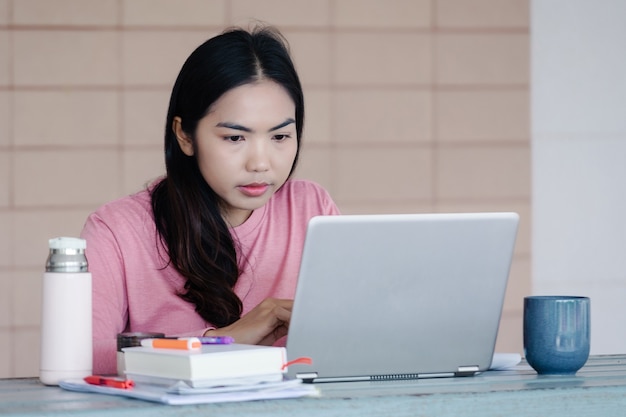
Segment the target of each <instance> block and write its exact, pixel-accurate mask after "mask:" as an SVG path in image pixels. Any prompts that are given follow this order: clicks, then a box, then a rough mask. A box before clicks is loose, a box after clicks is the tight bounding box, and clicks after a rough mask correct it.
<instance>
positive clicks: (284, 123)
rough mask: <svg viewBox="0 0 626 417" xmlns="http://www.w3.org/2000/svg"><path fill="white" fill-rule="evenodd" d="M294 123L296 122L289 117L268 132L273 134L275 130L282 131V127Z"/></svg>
mask: <svg viewBox="0 0 626 417" xmlns="http://www.w3.org/2000/svg"><path fill="white" fill-rule="evenodd" d="M295 122H296V121H295V120H294V119H292V118H291V117H290V118H289V119H287V120H285V121H284V122H282V123H281V124H278V125H276V126H274V127H273V128H271V129H270V130H269V131H270V132H273V131H275V130H278V129H282V128H283V127H285V126H288V125H290V124H292V123H295Z"/></svg>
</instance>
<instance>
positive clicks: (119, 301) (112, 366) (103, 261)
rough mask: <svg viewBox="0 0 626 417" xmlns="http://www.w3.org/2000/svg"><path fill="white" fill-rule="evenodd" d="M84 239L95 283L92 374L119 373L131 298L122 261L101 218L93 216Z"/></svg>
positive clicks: (84, 230) (84, 232)
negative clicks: (120, 342)
mask: <svg viewBox="0 0 626 417" xmlns="http://www.w3.org/2000/svg"><path fill="white" fill-rule="evenodd" d="M81 237H82V238H83V239H85V240H86V241H87V249H86V251H85V252H86V254H87V261H88V263H89V271H90V272H91V275H92V280H93V290H92V291H93V292H92V296H93V309H92V311H93V372H94V373H97V374H113V373H115V372H116V352H117V334H118V333H121V332H124V331H125V329H126V327H127V323H128V298H127V293H126V277H125V273H124V267H123V262H124V261H123V257H122V254H121V251H120V248H119V245H118V243H117V240H116V238H115V235H114V233H113V232H112V231H111V229H110V228H109V227H108V226H107V224H106V223H105V222H104V221H103V219H102V218H101V217H99V216H98V215H97V214H96V213H94V214H91V215H90V216H89V217H88V219H87V221H86V223H85V226H84V228H83V231H82V233H81Z"/></svg>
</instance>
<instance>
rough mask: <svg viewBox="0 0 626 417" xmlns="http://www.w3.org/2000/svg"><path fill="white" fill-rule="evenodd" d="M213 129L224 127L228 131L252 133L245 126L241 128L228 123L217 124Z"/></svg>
mask: <svg viewBox="0 0 626 417" xmlns="http://www.w3.org/2000/svg"><path fill="white" fill-rule="evenodd" d="M215 127H226V128H228V129H233V130H243V131H244V132H248V133H250V132H252V129H250V128H249V127H245V126H241V125H238V124H235V123H229V122H220V123H218V124H216V125H215Z"/></svg>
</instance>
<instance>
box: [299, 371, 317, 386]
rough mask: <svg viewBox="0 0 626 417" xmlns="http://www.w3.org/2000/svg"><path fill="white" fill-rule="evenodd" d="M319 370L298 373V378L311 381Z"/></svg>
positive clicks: (307, 381)
mask: <svg viewBox="0 0 626 417" xmlns="http://www.w3.org/2000/svg"><path fill="white" fill-rule="evenodd" d="M317 375H318V374H317V372H302V373H298V374H297V375H296V378H298V379H301V380H302V382H304V383H311V382H313V381H314V380H315V378H317Z"/></svg>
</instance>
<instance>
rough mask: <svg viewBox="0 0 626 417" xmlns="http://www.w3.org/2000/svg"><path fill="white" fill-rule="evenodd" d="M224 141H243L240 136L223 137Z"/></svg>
mask: <svg viewBox="0 0 626 417" xmlns="http://www.w3.org/2000/svg"><path fill="white" fill-rule="evenodd" d="M224 140H225V141H228V142H239V141H242V140H243V136H241V135H232V136H224Z"/></svg>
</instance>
